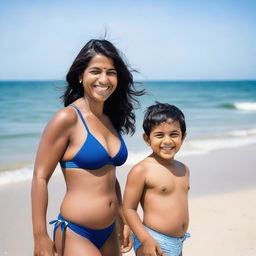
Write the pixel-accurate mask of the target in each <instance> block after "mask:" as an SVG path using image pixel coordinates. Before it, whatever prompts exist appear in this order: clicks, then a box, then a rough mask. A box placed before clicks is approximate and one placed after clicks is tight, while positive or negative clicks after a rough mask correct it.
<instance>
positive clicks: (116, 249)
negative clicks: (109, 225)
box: [100, 225, 122, 256]
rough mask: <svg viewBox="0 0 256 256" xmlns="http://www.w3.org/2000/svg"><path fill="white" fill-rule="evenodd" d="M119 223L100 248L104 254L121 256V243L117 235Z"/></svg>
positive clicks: (106, 255)
mask: <svg viewBox="0 0 256 256" xmlns="http://www.w3.org/2000/svg"><path fill="white" fill-rule="evenodd" d="M116 226H117V225H115V227H114V229H113V231H112V233H111V235H110V236H109V238H108V239H107V241H106V242H105V243H104V244H103V246H102V247H101V248H100V252H101V254H102V256H121V255H122V254H121V252H120V243H119V239H118V236H117V228H116Z"/></svg>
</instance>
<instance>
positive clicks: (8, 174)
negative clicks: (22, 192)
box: [0, 168, 32, 186]
mask: <svg viewBox="0 0 256 256" xmlns="http://www.w3.org/2000/svg"><path fill="white" fill-rule="evenodd" d="M29 179H32V168H21V169H17V170H10V171H4V172H0V186H2V185H7V184H10V183H18V182H22V181H26V180H29Z"/></svg>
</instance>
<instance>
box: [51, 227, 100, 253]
mask: <svg viewBox="0 0 256 256" xmlns="http://www.w3.org/2000/svg"><path fill="white" fill-rule="evenodd" d="M62 236H63V233H62V231H61V229H60V228H58V229H57V230H56V235H55V247H56V251H57V255H58V256H62V250H63V242H64V254H63V255H64V256H74V255H76V256H84V255H86V256H102V254H101V253H100V251H99V250H98V248H97V247H96V246H95V245H94V244H93V243H92V242H90V241H89V240H88V239H87V238H85V237H83V236H80V235H78V234H76V233H75V232H73V231H72V230H70V229H69V228H66V229H65V241H63V242H62Z"/></svg>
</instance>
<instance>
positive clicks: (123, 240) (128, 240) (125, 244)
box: [120, 224, 133, 253]
mask: <svg viewBox="0 0 256 256" xmlns="http://www.w3.org/2000/svg"><path fill="white" fill-rule="evenodd" d="M132 242H133V241H132V233H131V229H130V227H129V226H128V225H127V224H123V225H122V228H121V230H120V244H121V252H122V253H126V252H129V251H130V250H131V249H132Z"/></svg>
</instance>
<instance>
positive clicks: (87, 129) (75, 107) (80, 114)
mask: <svg viewBox="0 0 256 256" xmlns="http://www.w3.org/2000/svg"><path fill="white" fill-rule="evenodd" d="M69 106H71V107H73V108H74V109H75V110H76V111H77V113H78V115H79V116H80V118H81V120H82V122H83V124H84V126H85V128H86V131H87V132H88V133H90V131H89V128H88V126H87V124H86V122H85V120H84V118H83V115H82V113H81V111H80V110H79V108H78V107H77V106H76V105H74V104H70V105H69Z"/></svg>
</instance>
